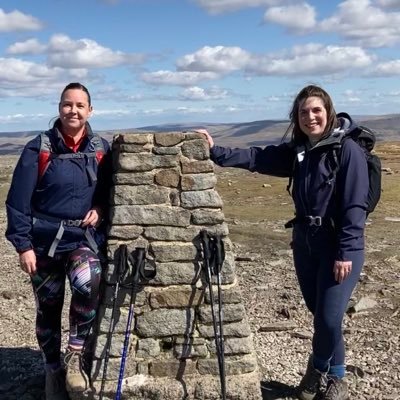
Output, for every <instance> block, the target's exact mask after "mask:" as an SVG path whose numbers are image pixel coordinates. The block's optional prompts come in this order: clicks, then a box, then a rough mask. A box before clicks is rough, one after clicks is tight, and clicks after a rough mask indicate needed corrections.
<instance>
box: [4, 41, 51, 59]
mask: <svg viewBox="0 0 400 400" xmlns="http://www.w3.org/2000/svg"><path fill="white" fill-rule="evenodd" d="M46 49H47V47H46V46H45V45H43V44H41V43H40V42H39V41H38V40H37V39H36V38H32V39H28V40H25V42H16V43H14V44H12V45H11V46H9V47H8V48H7V50H6V52H7V54H12V55H18V54H42V53H44V52H45V51H46Z"/></svg>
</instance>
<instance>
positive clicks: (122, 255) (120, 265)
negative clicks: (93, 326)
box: [99, 244, 128, 400]
mask: <svg viewBox="0 0 400 400" xmlns="http://www.w3.org/2000/svg"><path fill="white" fill-rule="evenodd" d="M127 252H128V250H127V246H126V245H124V244H121V245H120V247H119V251H118V262H117V263H116V269H115V274H116V283H115V289H114V293H113V300H112V302H113V307H112V312H111V317H110V325H109V328H108V332H107V342H106V354H105V357H104V366H103V376H102V379H101V388H100V397H99V400H102V399H103V393H104V387H105V384H106V379H107V369H108V361H109V359H110V349H111V342H112V335H113V333H114V328H115V327H114V317H115V312H116V310H117V297H118V293H119V288H120V285H121V281H122V276H123V275H124V272H125V268H126V263H127Z"/></svg>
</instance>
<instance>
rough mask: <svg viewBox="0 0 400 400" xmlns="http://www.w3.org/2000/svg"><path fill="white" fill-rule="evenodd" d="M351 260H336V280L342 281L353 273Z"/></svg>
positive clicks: (334, 271) (334, 270) (334, 269)
mask: <svg viewBox="0 0 400 400" xmlns="http://www.w3.org/2000/svg"><path fill="white" fill-rule="evenodd" d="M351 267H352V262H351V261H338V260H336V261H335V265H334V267H333V274H334V275H335V280H336V282H339V283H342V282H343V281H344V280H345V279H346V278H347V277H348V276H349V275H350V273H351Z"/></svg>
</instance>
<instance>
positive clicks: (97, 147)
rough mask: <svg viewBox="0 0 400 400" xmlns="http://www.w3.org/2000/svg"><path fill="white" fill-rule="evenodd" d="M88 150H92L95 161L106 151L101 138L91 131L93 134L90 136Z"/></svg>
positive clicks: (98, 160)
mask: <svg viewBox="0 0 400 400" xmlns="http://www.w3.org/2000/svg"><path fill="white" fill-rule="evenodd" d="M89 151H91V152H94V154H95V157H96V160H97V163H99V162H100V161H101V160H102V158H103V157H104V154H105V153H106V150H105V148H104V143H103V139H102V138H101V137H100V136H99V135H98V134H97V133H93V136H92V137H91V138H90V142H89Z"/></svg>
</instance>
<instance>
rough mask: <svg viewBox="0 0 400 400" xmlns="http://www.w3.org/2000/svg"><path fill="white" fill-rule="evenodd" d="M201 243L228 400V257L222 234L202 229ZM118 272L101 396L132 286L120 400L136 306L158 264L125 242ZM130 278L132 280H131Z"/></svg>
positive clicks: (220, 364) (219, 366) (224, 392)
mask: <svg viewBox="0 0 400 400" xmlns="http://www.w3.org/2000/svg"><path fill="white" fill-rule="evenodd" d="M200 242H201V246H202V250H203V269H204V272H205V277H206V281H207V284H208V289H209V293H210V305H211V315H212V320H213V329H214V339H215V348H216V353H217V359H218V369H219V377H220V383H221V398H222V400H226V380H225V356H224V330H223V310H222V289H221V284H222V282H221V270H222V264H223V262H224V260H225V250H224V243H223V241H222V237H221V235H210V234H209V233H208V232H207V231H205V230H203V231H201V232H200ZM129 267H130V268H129ZM115 275H116V277H117V280H116V283H115V289H114V294H113V308H112V312H111V317H110V325H109V329H108V334H107V343H106V353H105V358H104V366H103V376H102V381H101V389H100V396H99V399H100V400H102V399H103V393H104V388H105V383H106V380H107V369H108V361H109V358H110V349H111V341H112V335H113V333H114V319H115V314H116V310H117V298H118V293H119V290H120V288H121V287H130V289H131V297H130V303H129V313H128V320H127V323H126V329H125V338H124V345H123V351H122V357H121V365H120V370H119V376H118V385H117V391H116V395H115V400H120V398H121V394H122V381H123V378H124V372H125V363H126V358H127V353H128V346H129V335H130V332H131V327H132V320H133V316H134V305H135V301H136V294H137V293H138V292H139V291H140V289H141V288H142V286H143V284H144V283H146V282H148V281H149V280H151V279H153V278H154V277H155V276H156V269H155V267H151V266H150V267H149V266H147V264H146V262H145V249H144V248H137V249H136V250H135V252H132V253H130V254H129V253H128V249H127V246H126V245H121V246H120V247H119V249H118V262H117V263H116V270H115ZM213 276H216V277H217V287H218V292H217V293H218V294H217V305H218V322H217V318H216V313H215V299H214V291H213V285H212V277H213ZM129 280H130V282H129Z"/></svg>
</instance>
